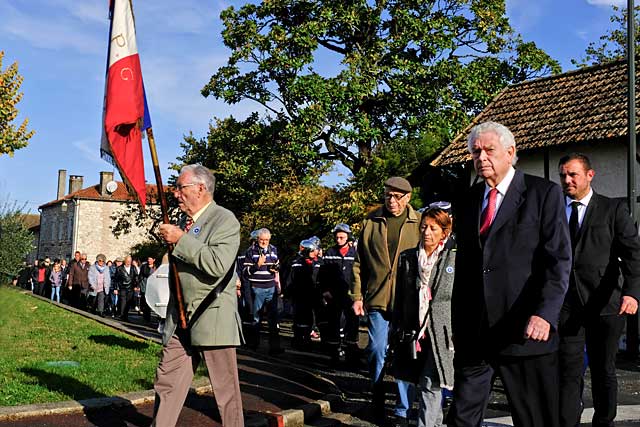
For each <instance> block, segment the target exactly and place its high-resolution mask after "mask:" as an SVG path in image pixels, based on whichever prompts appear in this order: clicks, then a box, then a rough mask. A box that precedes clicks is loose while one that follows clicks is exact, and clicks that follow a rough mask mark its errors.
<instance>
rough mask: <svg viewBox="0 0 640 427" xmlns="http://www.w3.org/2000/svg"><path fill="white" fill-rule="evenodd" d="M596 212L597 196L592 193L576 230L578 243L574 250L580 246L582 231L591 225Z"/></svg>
mask: <svg viewBox="0 0 640 427" xmlns="http://www.w3.org/2000/svg"><path fill="white" fill-rule="evenodd" d="M597 210H598V195H597V194H596V193H595V192H594V193H593V195H592V196H591V200H589V204H588V205H587V211H586V212H585V214H584V218H583V219H582V224H581V225H580V228H578V235H577V236H576V239H577V240H578V242H577V243H576V249H577V248H578V246H580V244H581V242H582V235H583V234H584V230H585V229H586V228H587V227H589V226H590V225H591V221H592V218H593V216H594V212H596V211H597Z"/></svg>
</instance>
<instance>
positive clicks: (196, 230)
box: [193, 227, 200, 236]
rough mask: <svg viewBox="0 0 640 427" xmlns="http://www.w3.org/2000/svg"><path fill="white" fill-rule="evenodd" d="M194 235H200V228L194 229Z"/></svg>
mask: <svg viewBox="0 0 640 427" xmlns="http://www.w3.org/2000/svg"><path fill="white" fill-rule="evenodd" d="M193 234H195V235H196V236H197V235H198V234H200V227H194V228H193Z"/></svg>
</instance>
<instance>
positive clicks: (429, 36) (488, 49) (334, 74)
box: [202, 0, 560, 188]
mask: <svg viewBox="0 0 640 427" xmlns="http://www.w3.org/2000/svg"><path fill="white" fill-rule="evenodd" d="M221 18H222V20H223V23H224V26H225V28H224V30H223V33H222V35H223V39H224V43H225V45H226V46H227V47H229V48H230V49H231V55H230V57H229V59H228V62H227V64H226V65H224V66H223V67H221V68H219V69H218V71H217V72H216V73H215V74H214V75H213V76H212V78H211V80H210V82H209V83H208V84H207V85H206V86H205V87H204V88H203V90H202V93H203V94H204V95H205V96H214V97H216V98H219V99H223V100H224V101H226V102H227V103H230V104H233V103H237V102H240V101H242V100H254V101H256V102H258V103H259V104H261V105H262V106H264V107H265V108H266V110H267V111H268V112H269V119H268V121H273V122H274V123H277V124H278V126H277V129H275V130H276V131H277V132H278V133H277V134H274V137H273V138H272V139H278V135H279V136H280V138H279V139H280V140H283V141H287V143H288V144H291V145H292V146H293V147H296V149H298V150H301V154H302V156H303V157H307V156H315V158H318V159H322V160H332V161H338V162H341V163H342V164H343V165H344V166H346V167H347V168H348V169H350V170H351V172H353V174H354V175H355V176H356V177H358V176H362V175H364V176H379V175H378V173H379V170H380V169H382V170H384V171H386V172H387V173H389V172H390V171H393V172H391V174H399V171H398V170H397V169H398V168H399V169H402V168H403V167H404V168H406V167H410V166H411V163H410V162H408V163H406V164H405V163H403V162H399V161H398V158H401V157H399V156H398V155H397V154H394V150H395V149H396V148H398V146H403V145H405V144H410V143H412V142H415V141H420V140H423V139H424V138H425V135H442V138H439V139H437V140H433V141H432V142H437V144H434V145H433V146H432V147H430V151H433V150H437V149H438V148H440V146H441V144H442V143H443V142H444V141H449V140H450V138H451V137H452V136H453V135H455V133H456V132H457V131H459V130H460V129H461V128H462V127H463V126H464V125H466V123H467V122H468V121H469V119H470V117H471V116H472V115H474V114H476V113H477V112H478V111H480V110H481V109H482V108H483V107H484V106H485V105H486V104H487V102H489V101H490V100H491V99H492V97H493V96H494V95H495V94H496V93H497V92H498V91H499V90H500V89H502V88H503V87H504V86H505V85H507V84H509V83H514V82H518V81H521V80H523V79H526V78H531V77H535V76H538V75H542V74H546V73H549V72H558V71H560V67H559V65H558V63H557V62H556V61H554V60H552V59H551V58H550V57H549V56H548V55H546V54H545V53H544V52H543V51H541V50H539V49H538V48H536V47H535V44H533V43H525V42H523V41H522V39H521V38H520V36H519V35H517V34H514V33H513V31H512V29H511V27H510V26H509V23H508V20H507V18H506V16H505V2H504V1H503V0H443V1H438V2H434V1H423V0H393V1H387V2H370V1H366V0H359V1H352V2H344V1H336V0H327V1H323V2H317V1H309V0H307V1H297V2H291V1H289V0H270V1H264V2H260V3H259V4H253V3H250V4H246V5H244V6H242V7H240V8H239V9H236V8H234V7H230V8H228V9H226V10H225V11H223V12H222V14H221ZM254 134H255V135H257V133H254ZM283 135H286V137H283ZM244 139H245V140H246V139H249V140H250V139H251V138H250V137H247V138H244ZM234 148H236V149H237V146H234ZM286 154H287V153H284V154H283V156H281V158H282V157H285V156H286ZM380 160H381V161H382V162H381V163H380ZM370 167H373V169H374V170H373V171H367V170H366V169H367V168H370ZM378 181H379V180H376V181H374V182H371V183H370V184H371V188H374V187H377V184H378ZM363 182H369V181H361V183H363Z"/></svg>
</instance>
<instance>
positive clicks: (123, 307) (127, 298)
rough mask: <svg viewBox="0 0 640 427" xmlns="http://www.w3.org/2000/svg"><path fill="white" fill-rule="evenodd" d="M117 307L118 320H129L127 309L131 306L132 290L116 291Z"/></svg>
mask: <svg viewBox="0 0 640 427" xmlns="http://www.w3.org/2000/svg"><path fill="white" fill-rule="evenodd" d="M118 305H119V307H120V318H121V319H122V320H128V319H129V309H130V308H131V307H132V306H133V289H118Z"/></svg>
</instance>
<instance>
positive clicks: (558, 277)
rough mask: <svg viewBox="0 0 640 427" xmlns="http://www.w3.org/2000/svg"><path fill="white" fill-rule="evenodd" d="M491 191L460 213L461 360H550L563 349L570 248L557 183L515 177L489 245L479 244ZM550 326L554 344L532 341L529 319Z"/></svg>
mask: <svg viewBox="0 0 640 427" xmlns="http://www.w3.org/2000/svg"><path fill="white" fill-rule="evenodd" d="M484 189H485V184H484V182H481V183H479V184H476V185H474V186H473V187H471V189H470V190H469V192H470V194H467V195H466V196H467V197H464V198H462V199H461V200H463V201H462V202H461V205H460V206H458V207H457V209H456V215H457V216H456V219H455V221H454V225H457V228H456V229H457V237H456V239H457V241H458V255H457V257H456V278H455V283H454V288H453V295H452V326H453V336H454V343H455V346H456V358H459V360H464V359H465V358H467V357H469V358H472V359H473V358H476V357H478V356H479V357H483V358H484V357H487V356H492V355H498V354H500V355H511V356H527V355H537V354H546V353H549V352H552V351H554V350H555V349H556V348H557V345H558V337H557V333H556V329H557V324H558V318H559V313H560V309H561V307H562V303H563V301H564V296H565V293H566V291H567V288H568V284H569V272H570V269H571V242H570V238H569V228H568V224H567V218H566V214H565V210H564V209H565V204H564V196H563V195H562V191H561V190H560V187H559V186H558V185H557V184H554V183H552V182H550V181H547V180H545V179H542V178H538V177H534V176H531V175H525V174H523V173H522V172H520V171H517V170H516V173H515V176H514V178H513V181H512V182H511V185H510V186H509V189H508V190H507V193H506V195H505V198H504V200H503V201H502V204H501V205H500V208H499V210H498V212H497V214H496V217H495V219H494V222H493V224H492V226H491V229H490V230H489V233H488V236H487V238H486V241H485V243H484V245H482V243H481V241H480V237H479V228H480V214H481V209H482V199H483V197H484ZM532 315H537V316H540V317H542V318H543V319H545V320H546V321H547V322H549V323H550V324H551V331H552V332H551V336H550V339H549V341H546V342H536V341H533V340H526V339H525V338H524V332H525V328H526V325H527V322H528V320H529V318H530V317H531V316H532Z"/></svg>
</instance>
